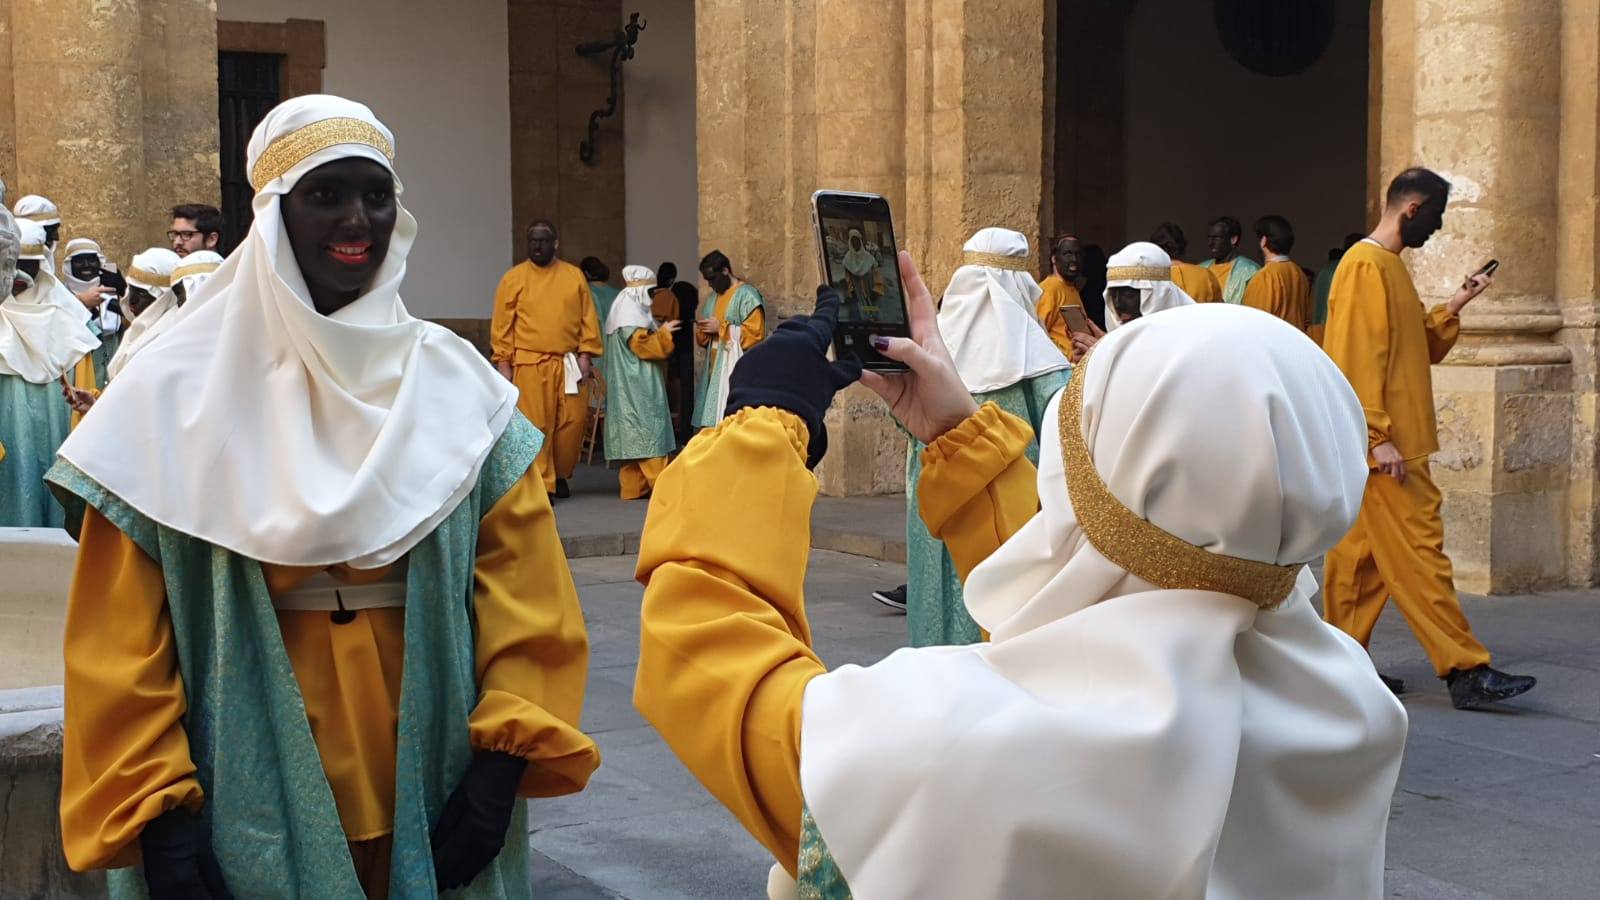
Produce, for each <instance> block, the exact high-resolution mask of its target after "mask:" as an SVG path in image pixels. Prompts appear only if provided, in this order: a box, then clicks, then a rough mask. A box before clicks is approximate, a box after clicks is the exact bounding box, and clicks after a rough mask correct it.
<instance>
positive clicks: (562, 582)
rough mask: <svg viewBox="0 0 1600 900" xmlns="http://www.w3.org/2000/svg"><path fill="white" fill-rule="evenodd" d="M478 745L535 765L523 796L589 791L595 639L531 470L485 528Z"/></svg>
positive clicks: (471, 729)
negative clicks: (586, 714)
mask: <svg viewBox="0 0 1600 900" xmlns="http://www.w3.org/2000/svg"><path fill="white" fill-rule="evenodd" d="M473 576H474V579H475V581H476V588H475V590H474V593H473V611H474V613H475V616H476V619H477V622H476V629H477V646H476V651H477V653H476V655H477V674H478V705H477V707H476V708H475V709H473V711H472V715H471V716H469V717H468V720H467V726H468V734H469V738H470V740H471V742H472V746H473V747H475V748H477V749H480V750H497V751H500V752H502V753H510V754H512V755H514V756H521V757H523V758H525V759H526V760H528V763H529V765H528V772H527V774H526V775H525V776H523V779H522V787H521V791H520V792H521V794H522V795H523V796H525V797H555V796H560V795H562V794H571V793H574V792H577V791H581V790H583V787H584V785H586V784H588V782H589V776H590V775H591V774H593V773H594V770H595V769H596V768H597V767H598V766H599V765H600V750H599V748H597V747H596V746H595V744H594V741H592V740H590V739H589V737H588V735H586V734H584V733H583V732H582V731H580V730H579V729H578V716H579V714H580V713H581V712H582V711H583V691H584V682H585V680H586V678H587V677H588V668H589V637H588V632H587V631H586V630H585V629H584V624H583V610H582V608H581V607H580V606H579V605H578V589H577V588H576V587H575V586H574V585H573V583H572V573H571V571H570V570H569V569H568V568H567V560H566V556H565V555H564V554H563V552H562V549H561V538H560V537H559V536H558V535H557V534H556V521H555V514H554V513H553V512H552V511H551V509H550V498H549V496H548V495H547V494H545V491H544V482H542V481H541V480H540V479H539V475H538V472H537V470H536V469H534V468H530V469H529V470H528V474H526V475H524V476H523V477H522V478H521V479H520V480H518V481H517V483H516V484H515V485H514V486H513V487H512V488H511V490H509V491H507V492H506V494H505V496H503V497H501V498H500V499H499V501H497V502H496V503H495V505H494V506H493V508H491V509H490V510H489V512H488V513H487V514H485V515H484V517H483V520H482V522H481V523H480V524H479V526H478V551H477V557H476V560H475V565H474V570H473Z"/></svg>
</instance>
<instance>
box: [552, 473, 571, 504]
mask: <svg viewBox="0 0 1600 900" xmlns="http://www.w3.org/2000/svg"><path fill="white" fill-rule="evenodd" d="M571 496H572V488H570V487H567V480H566V479H565V478H557V479H556V497H557V498H559V499H562V500H565V499H567V498H568V497H571Z"/></svg>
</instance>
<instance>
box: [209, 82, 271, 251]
mask: <svg viewBox="0 0 1600 900" xmlns="http://www.w3.org/2000/svg"><path fill="white" fill-rule="evenodd" d="M282 65H283V57H282V56H281V55H279V54H276V53H235V52H230V51H223V52H221V53H218V54H217V122H218V125H219V128H220V131H221V152H222V160H221V163H222V217H223V219H225V220H226V222H227V225H226V226H225V227H224V229H223V233H222V245H223V248H224V249H225V251H226V252H229V253H231V252H233V248H234V247H237V246H238V245H239V241H241V240H243V239H244V236H245V234H246V233H247V232H248V231H249V230H250V222H251V221H252V219H254V217H255V214H254V212H253V211H252V210H251V209H250V201H251V199H252V198H254V197H255V189H254V188H252V187H251V186H250V173H249V172H248V171H247V170H246V169H245V150H246V149H247V148H248V147H249V145H250V133H251V132H252V131H254V130H255V127H256V125H258V124H260V122H261V119H262V118H263V117H265V116H266V114H267V112H268V111H270V110H271V109H272V108H273V107H274V106H277V105H278V100H279V99H280V97H279V93H280V84H279V75H278V73H279V70H280V69H281V68H282Z"/></svg>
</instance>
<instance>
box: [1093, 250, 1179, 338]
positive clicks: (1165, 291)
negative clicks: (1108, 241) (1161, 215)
mask: <svg viewBox="0 0 1600 900" xmlns="http://www.w3.org/2000/svg"><path fill="white" fill-rule="evenodd" d="M1114 287H1131V288H1137V289H1138V290H1139V315H1140V316H1141V317H1142V316H1148V315H1150V314H1152V313H1158V312H1162V311H1163V310H1168V309H1177V308H1178V307H1180V306H1192V305H1194V298H1193V297H1190V296H1189V295H1188V294H1186V293H1184V292H1183V288H1181V287H1178V285H1177V283H1176V282H1174V281H1173V280H1172V257H1170V256H1168V255H1167V251H1165V250H1163V249H1161V248H1160V247H1157V246H1156V245H1155V244H1152V243H1150V242H1148V241H1135V242H1134V243H1132V244H1129V245H1128V246H1126V247H1123V248H1122V249H1121V250H1119V251H1117V252H1116V253H1115V254H1114V255H1113V256H1112V257H1111V259H1109V260H1107V261H1106V290H1108V291H1109V290H1110V289H1111V288H1114ZM1121 324H1122V322H1121V320H1119V319H1118V318H1117V310H1116V307H1114V306H1113V305H1112V304H1111V300H1110V295H1109V294H1108V295H1107V299H1106V331H1114V330H1116V328H1117V327H1118V326H1119V325H1121Z"/></svg>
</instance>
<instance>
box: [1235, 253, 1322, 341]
mask: <svg viewBox="0 0 1600 900" xmlns="http://www.w3.org/2000/svg"><path fill="white" fill-rule="evenodd" d="M1240 302H1241V303H1242V304H1243V305H1244V306H1249V307H1252V308H1254V309H1259V310H1261V311H1263V312H1269V313H1272V314H1273V315H1275V316H1277V317H1278V318H1280V319H1282V320H1284V321H1285V322H1288V323H1289V324H1290V325H1293V326H1294V327H1296V328H1298V329H1300V330H1301V331H1305V330H1306V323H1308V322H1310V321H1311V282H1310V280H1308V279H1307V278H1306V273H1305V271H1304V270H1302V269H1301V268H1300V267H1299V266H1298V265H1296V264H1295V263H1294V261H1293V260H1287V259H1280V260H1278V261H1276V262H1269V263H1267V264H1266V265H1265V266H1262V267H1261V271H1259V272H1257V273H1256V275H1255V277H1254V278H1252V279H1250V284H1249V285H1248V286H1247V287H1246V288H1245V289H1244V299H1243V300H1242V301H1240Z"/></svg>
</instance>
